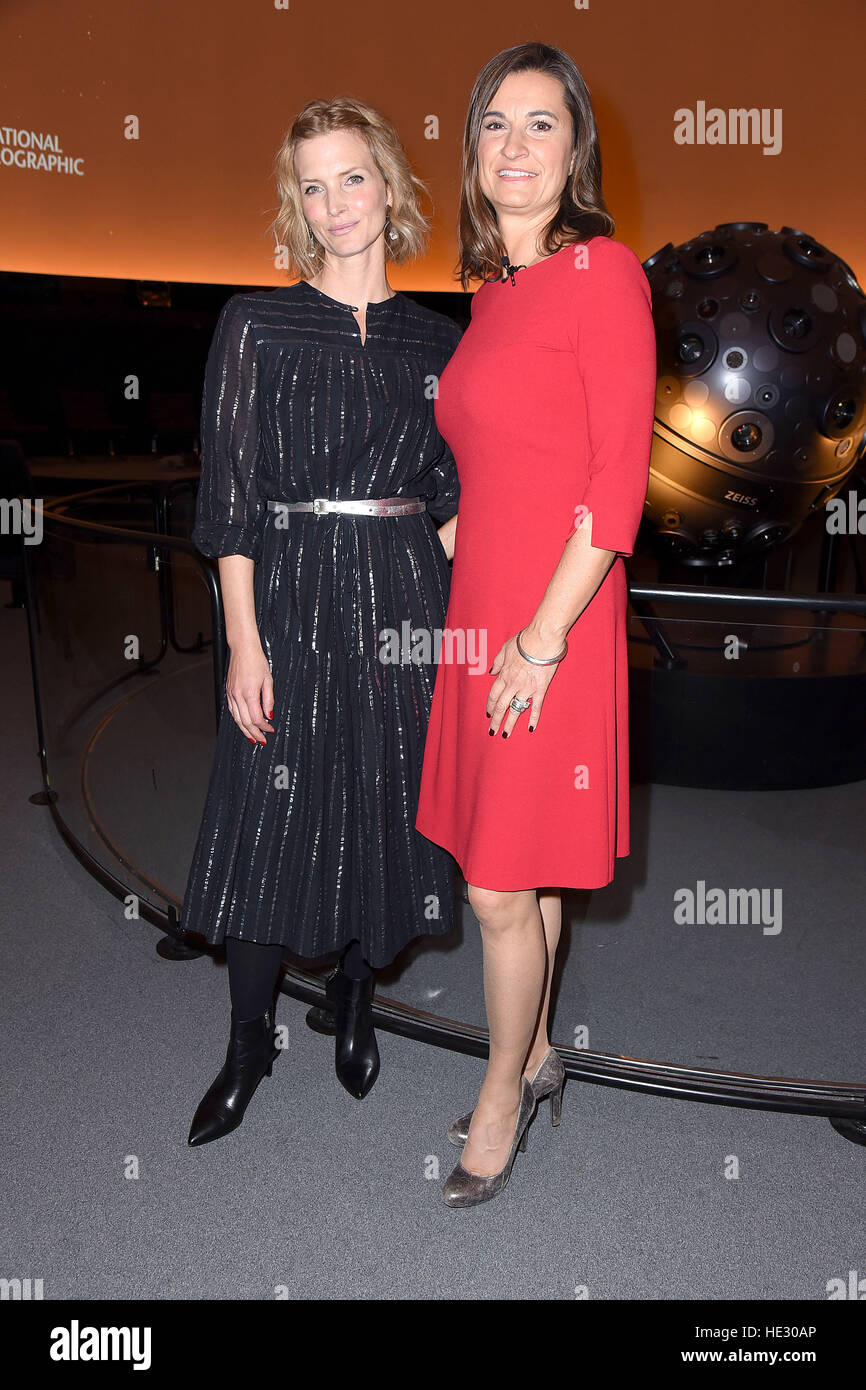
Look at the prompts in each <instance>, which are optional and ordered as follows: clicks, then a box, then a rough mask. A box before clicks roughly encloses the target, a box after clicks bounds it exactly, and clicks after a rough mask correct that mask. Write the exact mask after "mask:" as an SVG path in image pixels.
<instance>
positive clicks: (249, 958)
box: [225, 936, 373, 1023]
mask: <svg viewBox="0 0 866 1390" xmlns="http://www.w3.org/2000/svg"><path fill="white" fill-rule="evenodd" d="M225 940H226V962H227V964H228V969H229V991H230V993H231V1000H232V1012H233V1014H234V1016H235V1021H236V1022H239V1023H243V1022H244V1021H245V1020H247V1019H251V1018H261V1016H262V1014H263V1013H265V1012H266V1011H267V1010H268V1009H269V1008H270V1007H271V1005H272V1004H273V1002H274V993H275V990H276V984H277V976H278V975H279V973H280V964H281V962H282V959H283V950H284V947H283V946H282V945H281V943H280V942H277V943H276V944H275V945H272V946H263V945H262V944H261V943H260V942H258V941H241V940H240V939H239V938H238V937H236V936H227V937H226V939H225ZM340 968H341V969H342V971H343V974H344V975H348V976H349V978H350V979H352V980H366V979H367V978H368V977H369V976H370V975H371V974H372V973H373V972H372V970H371V969H370V966H369V965H368V964H367V962H366V961H365V960H364V957H363V956H362V955H361V943H360V941H358V940H357V939H356V940H354V941H350V942H349V944H348V946H347V947H346V949H345V951H344V952H343V956H342V959H341V961H340Z"/></svg>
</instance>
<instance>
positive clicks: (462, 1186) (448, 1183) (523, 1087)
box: [442, 1074, 538, 1207]
mask: <svg viewBox="0 0 866 1390" xmlns="http://www.w3.org/2000/svg"><path fill="white" fill-rule="evenodd" d="M537 1104H538V1102H537V1101H536V1099H535V1093H534V1092H533V1089H532V1086H531V1085H530V1083H529V1082H528V1081H527V1079H526V1077H525V1076H523V1075H522V1074H521V1077H520V1109H519V1110H518V1112H517V1124H516V1126H515V1129H514V1139H513V1140H512V1143H511V1149H510V1152H509V1154H508V1158H507V1160H506V1163H505V1167H504V1168H502V1169H501V1170H500V1171H499V1172H498V1173H493V1174H491V1176H490V1177H484V1176H483V1174H481V1173H470V1172H469V1171H468V1169H466V1168H464V1167H463V1164H462V1163H460V1162H458V1163H457V1164H456V1166H455V1167H454V1168H453V1169H452V1171H451V1172H450V1173H449V1175H448V1177H447V1178H446V1179H445V1181H444V1183H443V1184H442V1200H443V1202H444V1203H445V1205H446V1206H449V1207H474V1206H477V1205H478V1203H479V1202H489V1200H490V1198H491V1197H496V1196H498V1194H499V1193H500V1192H501V1191H502V1189H503V1188H504V1187H505V1185H506V1183H507V1182H508V1179H509V1177H510V1176H511V1168H512V1165H513V1163H514V1156H515V1154H516V1153H517V1150H518V1149H520V1150H521V1152H523V1151H524V1150H525V1149H526V1126H527V1125H528V1124H529V1121H530V1120H531V1119H532V1117H533V1115H534V1114H535V1108H536V1105H537Z"/></svg>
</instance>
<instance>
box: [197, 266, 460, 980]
mask: <svg viewBox="0 0 866 1390" xmlns="http://www.w3.org/2000/svg"><path fill="white" fill-rule="evenodd" d="M459 338H460V329H459V328H458V327H457V325H456V324H454V323H453V322H452V321H451V320H450V319H448V318H446V317H445V316H444V315H441V314H437V313H435V312H433V311H432V310H428V309H423V308H421V307H420V306H419V305H417V304H415V303H413V301H412V300H410V299H407V298H406V297H405V296H404V295H402V294H399V293H398V294H396V295H395V296H394V297H393V298H392V299H388V300H383V301H381V302H379V303H371V304H368V306H367V315H366V338H365V341H364V343H363V344H362V342H361V334H360V329H359V327H358V324H357V322H356V320H355V318H354V315H353V314H352V311H351V308H350V307H349V306H348V305H345V304H341V303H339V302H338V301H337V300H334V299H332V298H330V297H329V296H327V295H325V294H324V293H323V292H322V291H320V290H317V289H315V288H314V287H313V286H312V285H309V284H307V283H306V282H305V281H300V282H299V283H298V284H296V285H292V286H289V287H287V288H281V289H277V290H266V291H261V292H258V293H252V294H237V295H233V296H232V297H231V298H230V299H229V300H228V301H227V303H226V304H225V306H224V307H223V310H222V312H221V314H220V318H219V322H218V324H217V327H216V331H215V333H214V337H213V341H212V343H211V348H210V352H209V354H208V360H207V366H206V371H205V382H204V392H203V397H202V416H201V441H202V476H201V484H200V488H199V494H198V501H197V505H196V519H195V527H194V529H193V532H192V539H193V541H194V542H195V544H196V546H197V547H198V549H199V550H200V551H201V552H202V553H203V554H204V555H209V556H214V557H218V556H222V555H246V556H248V557H249V558H250V559H253V560H254V561H255V562H256V563H255V569H254V572H253V587H254V594H255V609H256V618H257V623H258V627H259V633H260V636H261V639H262V646H263V649H264V652H265V655H266V656H267V659H268V662H269V664H270V667H271V672H272V675H273V679H274V715H273V719H272V720H271V722H272V723H273V725H274V728H275V731H276V732H275V734H268V735H267V736H266V738H267V742H266V744H265V746H261V745H259V744H256V745H253V744H251V743H250V742H249V741H248V739H247V738H246V736H245V735H244V734H243V732H242V731H241V730H240V729H239V728H238V726H237V725H236V724H235V722H234V720H233V719H232V717H231V715H230V713H229V711H228V708H227V707H226V706H224V707H223V711H222V715H221V718H220V723H219V729H218V733H217V743H216V752H215V756H214V762H213V768H212V772H211V777H210V783H209V787H208V792H207V798H206V802H205V806H204V811H203V815H202V820H201V825H200V828H199V833H198V838H197V843H196V846H195V850H194V853H193V858H192V862H191V865H190V870H189V877H188V881H187V886H186V893H185V896H184V908H183V927H184V929H185V930H187V931H191V932H197V933H200V934H201V935H202V936H203V937H205V938H206V940H208V941H209V942H211V943H213V944H217V943H219V942H221V941H222V939H223V937H224V936H225V935H226V934H228V935H231V936H235V937H239V938H241V939H242V940H248V941H258V942H263V943H272V942H281V943H282V944H283V945H284V946H285V947H286V948H287V949H288V950H290V951H291V952H292V953H294V954H295V955H297V956H300V957H302V958H309V959H316V958H318V957H321V956H324V955H328V954H330V953H331V952H333V951H336V950H338V949H340V948H342V947H343V946H345V945H346V944H347V943H348V942H349V941H351V940H352V939H354V938H357V939H358V940H359V941H360V943H361V951H362V954H363V955H364V957H365V958H366V959H367V961H369V963H370V965H372V966H373V967H374V968H378V967H381V966H384V965H386V964H388V963H390V962H391V961H392V960H393V959H394V957H395V956H396V955H397V954H398V952H399V951H400V950H401V949H402V948H403V947H404V946H405V945H406V944H407V943H408V942H409V941H411V940H412V939H413V938H415V937H417V936H420V935H427V934H432V935H441V934H444V933H446V932H448V931H450V930H452V928H453V927H454V924H455V904H454V861H453V859H452V858H451V856H450V855H449V854H448V853H447V852H446V851H445V850H443V849H442V848H441V847H440V846H438V845H435V844H433V842H432V841H430V840H427V839H425V837H424V836H423V835H421V833H420V832H419V831H417V830H416V829H415V826H414V821H415V813H416V809H417V800H418V788H419V785H420V777H421V758H422V755H423V749H424V739H425V735H426V730H427V720H428V715H429V710H430V701H431V698H432V693H433V685H434V680H435V675H436V664H435V648H434V652H433V655H432V656H431V655H430V651H429V648H428V650H427V651H426V653H425V649H424V647H423V646H419V645H418V643H417V642H416V641H415V640H414V638H413V636H412V635H413V634H416V635H417V634H418V632H419V630H420V631H421V632H422V633H423V632H426V633H429V634H431V635H433V634H435V633H436V632H437V631H441V629H442V627H443V626H444V621H445V614H446V611H447V606H448V590H449V582H450V571H449V566H448V561H447V560H446V558H445V552H444V550H443V548H442V545H441V543H440V541H439V538H438V536H437V534H436V526H437V525H441V524H442V522H444V521H446V520H447V519H448V518H449V517H451V516H453V515H454V513H455V512H456V510H457V502H458V497H459V482H458V478H457V472H456V468H455V465H454V459H453V457H452V455H451V453H450V450H449V449H448V447H447V445H446V444H445V442H444V440H443V439H442V437H441V435H440V434H439V432H438V430H437V427H436V422H435V419H434V415H433V396H434V394H435V381H436V379H437V378H438V376H439V374H440V373H441V372H442V370H443V369H444V367H445V365H446V363H447V361H448V359H449V357H450V356H451V354H452V353H453V351H454V348H455V347H456V345H457V342H458V341H459ZM431 383H432V386H433V389H431ZM392 496H403V497H424V498H426V499H427V502H428V506H427V510H426V511H422V512H418V513H414V514H409V515H403V516H357V515H353V514H350V513H345V512H326V513H322V514H314V513H310V512H282V513H279V514H275V513H274V512H273V511H269V510H268V506H267V503H268V501H269V500H277V501H286V502H292V501H302V500H304V499H307V498H310V497H329V498H332V499H338V500H345V499H349V498H366V497H371V498H372V497H392ZM386 630H388V631H390V632H391V633H396V634H399V635H400V644H399V647H400V656H399V659H394V653H395V649H396V648H395V643H394V640H393V638H392V641H391V644H390V646H389V647H387V648H383V647H382V641H383V634H384V633H385V631H386ZM383 656H387V657H388V658H389V659H383Z"/></svg>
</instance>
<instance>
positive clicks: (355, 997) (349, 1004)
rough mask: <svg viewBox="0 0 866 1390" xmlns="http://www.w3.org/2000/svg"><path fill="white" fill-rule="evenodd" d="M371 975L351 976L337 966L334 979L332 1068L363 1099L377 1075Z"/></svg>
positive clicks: (346, 1085) (356, 1095)
mask: <svg viewBox="0 0 866 1390" xmlns="http://www.w3.org/2000/svg"><path fill="white" fill-rule="evenodd" d="M373 979H374V976H373V974H372V972H371V973H370V974H369V975H368V976H367V978H366V979H365V980H353V979H351V978H350V976H348V975H344V974H343V972H342V970H338V971H337V972H336V977H335V981H334V993H335V997H336V1007H335V1011H334V1018H335V1032H336V1040H335V1044H334V1070H335V1071H336V1073H337V1076H338V1077H339V1079H340V1081H341V1083H342V1085H343V1086H345V1088H346V1090H347V1091H348V1092H349V1094H350V1095H352V1096H354V1097H355V1099H356V1100H363V1098H364V1096H365V1095H366V1094H367V1092H368V1091H370V1090H372V1088H373V1085H374V1083H375V1080H376V1077H377V1076H378V1075H379V1048H378V1047H377V1045H376V1034H375V1032H374V1030H373V1015H372V1001H373Z"/></svg>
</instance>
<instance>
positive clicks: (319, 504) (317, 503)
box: [313, 497, 328, 516]
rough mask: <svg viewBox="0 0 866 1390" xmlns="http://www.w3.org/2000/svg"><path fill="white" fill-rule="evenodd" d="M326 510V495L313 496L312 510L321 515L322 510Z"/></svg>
mask: <svg viewBox="0 0 866 1390" xmlns="http://www.w3.org/2000/svg"><path fill="white" fill-rule="evenodd" d="M327 510H328V499H327V497H314V498H313V511H314V512H315V513H316V516H321V515H322V513H323V512H326V511H327Z"/></svg>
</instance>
